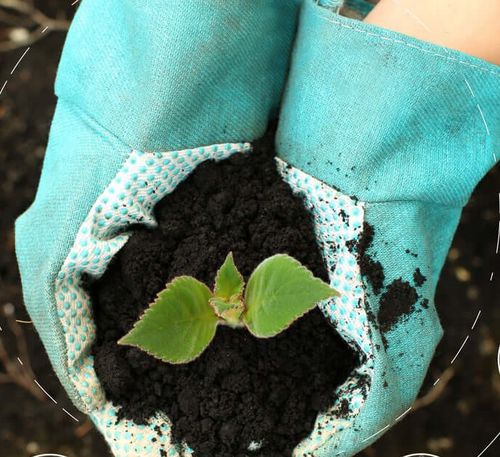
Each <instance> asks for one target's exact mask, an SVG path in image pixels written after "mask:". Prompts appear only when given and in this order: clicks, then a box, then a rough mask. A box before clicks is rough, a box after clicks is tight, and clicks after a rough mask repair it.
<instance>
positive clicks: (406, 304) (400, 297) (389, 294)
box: [378, 278, 418, 333]
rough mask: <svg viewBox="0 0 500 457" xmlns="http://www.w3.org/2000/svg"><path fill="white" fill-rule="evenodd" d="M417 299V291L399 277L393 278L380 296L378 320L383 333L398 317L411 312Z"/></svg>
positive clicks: (402, 317) (400, 317) (401, 317)
mask: <svg viewBox="0 0 500 457" xmlns="http://www.w3.org/2000/svg"><path fill="white" fill-rule="evenodd" d="M417 300H418V295H417V291H416V290H415V288H414V287H413V286H412V285H410V283H408V282H407V281H403V280H402V279H401V278H399V279H396V280H394V281H393V282H391V284H390V285H389V286H388V287H387V290H386V291H385V292H384V293H383V294H382V296H381V297H380V308H379V312H378V322H379V325H380V330H381V331H382V332H383V333H386V332H387V331H389V330H390V329H391V328H392V327H394V325H396V323H397V322H398V321H399V320H400V319H404V317H405V316H408V315H410V314H411V312H412V311H413V310H414V309H415V303H416V302H417Z"/></svg>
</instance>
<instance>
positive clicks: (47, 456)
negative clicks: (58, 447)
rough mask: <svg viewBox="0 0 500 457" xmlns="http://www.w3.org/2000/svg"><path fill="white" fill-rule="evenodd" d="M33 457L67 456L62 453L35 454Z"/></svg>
mask: <svg viewBox="0 0 500 457" xmlns="http://www.w3.org/2000/svg"><path fill="white" fill-rule="evenodd" d="M33 457H66V456H65V455H62V454H37V455H34V456H33Z"/></svg>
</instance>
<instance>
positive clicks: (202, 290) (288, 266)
mask: <svg viewBox="0 0 500 457" xmlns="http://www.w3.org/2000/svg"><path fill="white" fill-rule="evenodd" d="M244 288H245V281H244V279H243V276H242V275H241V274H240V272H239V271H238V269H237V268H236V265H235V263H234V259H233V255H232V253H229V255H228V256H227V257H226V260H225V261H224V263H223V265H222V266H221V268H220V269H219V271H218V272H217V276H216V278H215V286H214V291H213V292H211V291H210V289H209V288H208V287H207V286H205V285H204V284H203V283H201V282H200V281H198V280H197V279H195V278H192V277H190V276H180V277H178V278H175V279H174V280H173V281H172V282H171V283H169V284H167V286H166V287H165V289H164V290H162V291H161V292H160V293H159V294H158V296H157V298H156V300H155V301H154V302H153V303H151V305H150V306H149V308H148V309H147V310H146V311H145V312H144V314H143V315H142V317H141V318H140V319H139V320H138V321H137V322H136V323H135V325H134V327H133V328H132V330H130V332H129V333H127V334H126V335H125V336H124V337H123V338H121V339H120V340H119V341H118V343H119V344H124V345H129V346H136V347H138V348H140V349H142V350H144V351H145V352H147V353H148V354H150V355H152V356H154V357H156V358H158V359H161V360H163V361H164V362H169V363H187V362H191V361H192V360H194V359H196V358H197V357H198V356H199V355H200V354H201V353H202V352H203V351H204V350H205V349H206V348H207V347H208V345H209V344H210V342H211V341H212V339H213V338H214V336H215V332H216V329H217V325H219V324H223V325H229V326H230V327H233V328H239V327H244V326H246V327H247V329H248V330H249V331H250V332H251V333H252V334H253V335H255V336H257V337H259V338H269V337H272V336H275V335H277V334H278V333H280V332H282V331H284V330H286V329H287V328H288V327H290V325H292V323H293V322H295V321H296V320H297V319H298V318H299V317H301V316H303V315H304V314H305V313H307V312H308V311H310V310H311V309H313V308H314V307H315V306H316V305H317V303H319V302H320V301H322V300H326V299H328V298H331V297H334V296H335V295H337V292H336V291H335V290H334V289H332V288H331V287H330V286H329V285H328V284H326V283H325V282H323V281H322V280H321V279H318V278H316V277H314V275H313V274H312V273H311V272H310V271H309V270H308V269H307V268H306V267H304V266H303V265H302V264H301V263H300V262H298V261H297V260H295V259H294V258H292V257H290V256H288V255H286V254H277V255H275V256H272V257H269V258H268V259H266V260H264V261H263V262H262V263H261V264H260V265H258V266H257V268H256V269H255V270H254V272H253V273H252V274H251V275H250V279H249V280H248V285H247V287H246V290H245V291H244Z"/></svg>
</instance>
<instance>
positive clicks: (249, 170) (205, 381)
mask: <svg viewBox="0 0 500 457" xmlns="http://www.w3.org/2000/svg"><path fill="white" fill-rule="evenodd" d="M270 144H272V137H271V138H267V139H266V140H265V141H264V142H261V143H259V144H256V146H255V152H253V153H251V154H238V155H237V156H234V157H233V158H230V159H228V160H224V161H222V162H218V163H217V162H213V161H210V162H207V163H205V164H202V165H200V166H199V167H198V168H197V169H196V170H195V171H194V173H193V174H192V175H191V176H190V177H189V178H188V179H187V180H186V181H185V182H184V183H182V184H181V185H180V186H179V187H178V188H177V189H176V190H175V191H174V192H173V193H172V194H171V195H169V196H167V197H166V198H164V200H163V201H162V202H160V204H159V205H158V207H157V209H156V217H157V220H158V222H159V227H158V228H157V229H155V230H145V229H138V230H137V232H136V233H135V234H134V235H133V236H132V237H131V239H130V240H129V242H128V243H127V245H126V246H125V247H124V248H123V249H122V251H121V252H120V253H119V254H118V255H117V256H116V258H115V260H114V262H113V263H112V265H111V266H110V267H109V268H108V271H107V272H106V273H105V275H104V276H103V277H102V278H101V279H100V280H99V281H98V282H97V283H95V284H94V285H93V287H92V290H93V292H92V295H93V301H94V310H95V320H96V324H97V342H96V344H95V346H94V353H95V363H96V370H97V374H98V376H99V378H100V380H101V382H102V384H103V386H104V388H105V390H106V393H107V395H108V397H109V398H110V399H111V400H112V401H113V402H114V403H115V404H117V405H119V406H121V410H120V415H119V417H127V418H131V419H133V420H134V421H136V422H138V423H143V422H145V421H146V420H147V419H148V418H149V417H150V416H151V415H152V414H153V413H154V412H156V411H157V410H162V411H164V412H166V414H167V415H168V416H169V418H170V419H171V420H172V422H173V436H174V439H175V441H176V442H181V441H186V442H187V443H188V445H189V446H190V447H191V448H192V449H193V450H194V451H195V455H197V456H200V457H234V456H244V455H256V456H262V457H264V456H265V457H283V456H290V455H291V452H292V450H293V448H294V447H295V446H296V445H297V444H298V443H299V442H300V441H302V439H304V438H305V437H306V436H307V435H308V434H309V433H310V432H311V431H312V429H313V426H314V422H315V419H316V416H317V414H318V412H320V411H324V410H326V409H327V408H328V407H329V406H331V404H332V402H333V400H334V391H335V387H336V386H338V385H339V384H340V383H341V382H342V381H344V380H345V379H346V377H347V376H348V374H349V373H350V372H351V370H352V369H353V368H354V366H355V363H356V357H355V355H354V353H353V352H352V351H351V350H350V349H349V348H348V347H347V345H346V344H345V343H344V342H343V341H342V340H341V338H340V337H339V336H338V335H337V333H336V332H335V330H334V329H333V327H332V326H331V325H330V323H329V322H328V321H327V319H326V318H325V317H324V316H323V314H322V313H321V312H320V311H319V310H314V311H313V312H311V313H309V314H307V315H306V316H304V317H303V318H302V319H299V321H297V322H296V323H295V324H294V325H293V326H292V327H291V328H290V329H288V330H287V331H286V332H284V333H282V334H280V335H279V336H277V337H275V338H270V339H258V338H255V337H253V336H252V335H251V334H250V333H249V332H247V331H244V330H233V329H230V328H228V327H219V329H218V331H217V335H216V337H215V339H214V341H213V342H212V343H211V345H210V347H209V349H208V350H207V351H206V352H205V353H203V354H202V356H201V357H200V358H199V359H197V360H195V361H194V362H192V363H189V364H185V365H171V364H166V363H162V362H160V361H158V360H156V359H154V358H152V357H150V356H148V355H147V354H145V353H143V352H142V351H140V350H138V349H135V348H126V347H123V346H118V345H117V344H116V341H117V340H118V339H119V338H120V337H121V336H123V334H125V333H126V332H127V331H128V330H130V328H131V327H132V325H133V323H134V322H135V321H136V320H137V318H138V317H139V316H140V314H141V313H142V312H143V310H144V309H145V307H146V306H147V305H148V304H149V303H150V302H151V301H152V300H153V299H154V297H155V296H156V294H157V293H158V292H159V291H160V290H161V289H162V288H163V287H164V285H165V284H166V283H167V282H168V281H170V280H171V279H173V278H174V277H176V276H179V275H183V274H188V275H192V276H194V277H196V278H198V279H199V280H201V281H203V282H205V283H206V284H209V285H212V284H213V280H214V278H215V274H216V271H217V268H218V267H219V266H220V265H221V264H222V262H223V261H224V258H225V256H226V255H227V253H228V252H229V251H232V252H233V253H234V256H235V262H236V264H237V266H238V268H239V269H240V271H241V272H242V274H243V275H244V276H245V277H247V278H248V276H249V275H250V273H251V272H252V270H253V269H254V268H255V267H256V266H257V265H258V264H259V263H260V262H261V261H262V260H264V259H265V258H267V257H269V256H271V255H273V254H276V253H287V254H289V255H291V256H293V257H295V258H297V259H298V260H300V261H301V262H302V263H303V264H305V265H306V266H308V267H309V268H310V269H311V270H312V271H313V272H314V273H315V275H316V276H319V277H322V278H323V279H327V273H326V271H325V267H324V263H323V259H322V257H321V254H320V252H319V250H318V247H317V243H316V240H315V235H314V229H313V223H312V217H311V215H310V214H309V212H308V211H307V210H306V209H305V207H304V205H303V203H302V200H301V199H300V198H299V197H297V196H295V195H294V194H293V192H292V191H291V189H290V188H289V186H288V185H287V184H286V183H284V182H283V181H282V179H281V177H280V176H279V174H278V172H277V171H276V166H275V163H274V159H273V154H272V150H270V147H269V145H270ZM251 443H261V444H262V447H261V449H260V450H259V451H256V452H248V447H249V445H250V444H251Z"/></svg>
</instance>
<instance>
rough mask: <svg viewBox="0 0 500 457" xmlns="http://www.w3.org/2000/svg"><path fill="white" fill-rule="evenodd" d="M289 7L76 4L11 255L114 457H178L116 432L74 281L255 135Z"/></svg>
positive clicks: (162, 445)
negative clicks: (48, 125) (197, 175)
mask: <svg viewBox="0 0 500 457" xmlns="http://www.w3.org/2000/svg"><path fill="white" fill-rule="evenodd" d="M297 7H298V5H297V2H296V1H295V0H254V1H252V2H248V1H246V0H233V1H231V2H220V1H218V0H205V1H203V2H200V1H197V0H171V1H168V2H165V1H160V0H150V1H148V2H143V1H138V0H108V1H106V2H100V1H97V0H84V1H83V2H82V4H81V6H80V7H79V10H78V12H77V14H76V16H75V19H74V22H73V24H72V27H71V30H70V32H69V35H68V38H67V42H66V45H65V48H64V51H63V56H62V60H61V64H60V68H59V72H58V76H57V82H56V93H57V95H58V105H57V109H56V113H55V116H54V120H53V125H52V129H51V133H50V140H49V145H48V150H47V154H46V158H45V163H44V167H43V171H42V177H41V180H40V186H39V189H38V193H37V196H36V199H35V201H34V203H33V205H32V206H31V207H30V208H29V209H28V210H27V211H26V213H24V214H23V215H22V216H21V217H20V218H19V220H18V221H17V226H16V247H17V255H18V260H19V264H20V270H21V276H22V282H23V289H24V297H25V303H26V306H27V309H28V311H29V313H30V316H31V317H32V319H33V322H34V324H35V326H36V328H37V330H38V332H39V334H40V336H41V338H42V341H43V343H44V345H45V347H46V349H47V352H48V354H49V357H50V360H51V362H52V364H53V366H54V369H55V371H56V373H57V376H58V377H59V379H60V380H61V382H62V384H63V385H64V387H65V389H66V390H67V392H68V394H69V396H70V397H71V399H72V401H73V402H74V403H75V405H76V406H77V407H78V408H79V409H80V410H81V411H83V412H85V413H87V414H89V415H90V417H91V418H92V420H93V421H94V422H95V424H96V425H97V427H98V428H99V429H100V430H101V432H102V433H103V434H104V436H105V437H106V440H107V441H108V443H109V444H110V446H111V448H112V451H113V452H114V454H115V455H116V456H123V457H125V456H127V457H130V456H144V455H155V456H157V455H160V452H162V453H164V454H163V455H167V454H166V451H167V450H168V451H169V453H168V455H169V456H173V455H178V453H177V450H176V449H174V448H171V446H170V445H169V438H168V435H169V434H168V433H163V435H162V438H161V439H158V440H155V441H152V440H151V435H150V434H148V430H146V429H145V427H144V426H137V425H135V424H133V423H132V422H130V421H125V420H123V421H120V422H119V423H118V424H116V425H115V420H114V416H115V415H116V408H114V407H113V406H112V405H111V404H110V403H109V402H106V400H105V397H104V394H103V391H102V388H101V386H100V384H99V381H98V379H97V377H96V375H95V371H94V367H93V360H92V357H91V355H90V348H91V345H92V342H93V339H94V336H95V328H94V324H93V321H92V316H91V306H90V301H89V296H88V294H87V293H86V292H85V290H84V289H83V288H82V276H84V275H90V276H91V277H94V278H95V277H99V276H100V275H101V274H102V273H103V271H104V270H105V269H106V266H107V265H108V264H109V261H110V260H111V258H112V257H113V255H114V254H115V253H116V252H117V250H119V249H120V247H121V246H123V244H124V243H125V242H126V241H127V239H128V236H129V235H128V232H127V230H128V229H129V227H130V226H131V225H132V224H137V223H139V224H146V225H149V226H152V225H154V224H155V221H154V219H153V216H152V210H153V206H154V204H155V203H156V202H157V201H158V200H159V199H160V198H161V197H162V196H164V195H165V194H167V193H169V192H171V191H172V190H173V189H174V188H175V186H176V185H177V184H178V183H179V182H180V181H181V180H182V179H183V178H184V177H185V176H186V175H187V174H188V173H189V172H190V171H191V170H192V169H193V168H194V167H195V166H196V165H197V164H199V163H200V162H202V161H203V160H206V159H209V158H224V157H227V156H228V155H230V154H232V153H234V152H238V151H244V150H246V149H248V147H249V146H248V144H244V143H240V142H241V141H251V140H253V139H255V138H258V137H260V136H262V135H263V133H264V131H265V129H266V128H267V124H268V122H269V118H270V116H271V115H272V113H276V112H277V110H278V104H279V100H280V97H281V93H282V89H283V86H284V79H285V73H286V70H287V67H288V64H289V62H288V59H289V55H290V51H291V47H292V41H293V34H294V31H295V27H296V17H297ZM207 120H208V121H207ZM235 142H236V143H235ZM165 151H166V152H165ZM160 422H161V424H162V425H161V427H162V429H163V431H166V427H167V426H166V425H163V424H164V423H165V421H163V420H162V421H160ZM156 425H157V424H156V423H155V422H154V421H153V422H152V424H151V428H154V427H155V426H156ZM157 435H158V433H156V432H155V434H154V436H157Z"/></svg>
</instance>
